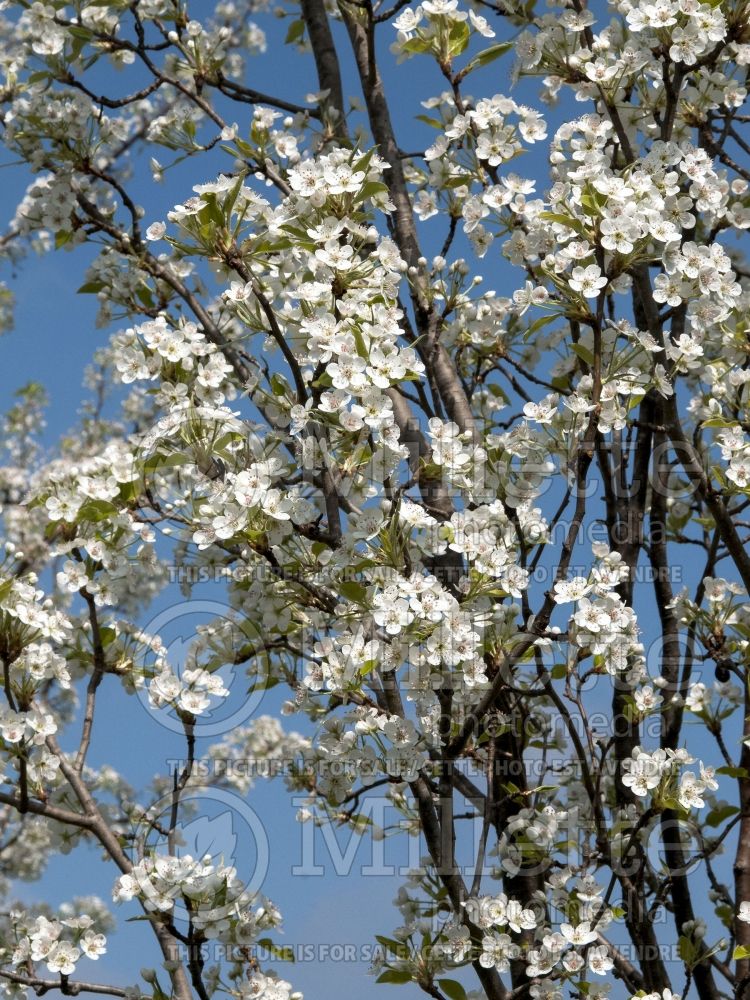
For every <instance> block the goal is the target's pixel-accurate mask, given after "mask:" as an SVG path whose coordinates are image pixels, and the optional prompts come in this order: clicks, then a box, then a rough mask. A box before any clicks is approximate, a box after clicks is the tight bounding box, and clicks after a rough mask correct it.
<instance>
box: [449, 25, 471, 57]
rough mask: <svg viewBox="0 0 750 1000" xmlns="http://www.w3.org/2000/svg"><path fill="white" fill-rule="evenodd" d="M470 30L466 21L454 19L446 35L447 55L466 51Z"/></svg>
mask: <svg viewBox="0 0 750 1000" xmlns="http://www.w3.org/2000/svg"><path fill="white" fill-rule="evenodd" d="M470 38H471V32H470V30H469V24H468V22H467V21H454V22H453V24H452V25H451V30H450V33H449V35H448V55H449V56H450V57H451V58H453V57H454V56H460V55H461V53H462V52H465V51H466V47H467V45H468V44H469V39H470Z"/></svg>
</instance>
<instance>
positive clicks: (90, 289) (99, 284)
mask: <svg viewBox="0 0 750 1000" xmlns="http://www.w3.org/2000/svg"><path fill="white" fill-rule="evenodd" d="M103 288H104V282H103V281H87V282H86V284H85V285H81V287H80V288H79V289H78V292H77V293H76V294H78V295H96V294H97V292H101V291H102V289H103Z"/></svg>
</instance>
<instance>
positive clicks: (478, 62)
mask: <svg viewBox="0 0 750 1000" xmlns="http://www.w3.org/2000/svg"><path fill="white" fill-rule="evenodd" d="M512 48H513V42H499V43H498V44H497V45H490V47H489V48H488V49H485V50H484V52H480V53H479V55H478V56H474V58H473V59H472V60H471V62H470V63H468V65H467V66H466V67H465V68H464V70H463V72H462V76H468V75H469V73H473V72H474V70H475V69H479V68H480V67H481V66H489V64H490V63H492V62H494V61H495V60H496V59H499V58H500V56H504V55H505V53H506V52H510V50H511V49H512Z"/></svg>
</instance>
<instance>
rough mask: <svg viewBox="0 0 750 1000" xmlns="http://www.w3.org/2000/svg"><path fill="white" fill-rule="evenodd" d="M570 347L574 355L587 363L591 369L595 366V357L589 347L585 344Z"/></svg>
mask: <svg viewBox="0 0 750 1000" xmlns="http://www.w3.org/2000/svg"><path fill="white" fill-rule="evenodd" d="M570 347H571V350H572V351H573V353H574V354H577V355H578V357H579V358H580V359H581V361H585V362H586V364H587V365H588V366H589V367H591V366H592V365H593V364H594V355H593V354H592V353H591V351H590V350H589V349H588V347H584V346H583V344H571V345H570Z"/></svg>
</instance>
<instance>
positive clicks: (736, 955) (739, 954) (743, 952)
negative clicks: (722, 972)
mask: <svg viewBox="0 0 750 1000" xmlns="http://www.w3.org/2000/svg"><path fill="white" fill-rule="evenodd" d="M732 958H733V960H734V961H735V962H736V961H739V960H740V959H741V958H750V948H748V946H747V945H746V944H738V945H737V947H736V948H735V949H734V952H733V953H732Z"/></svg>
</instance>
